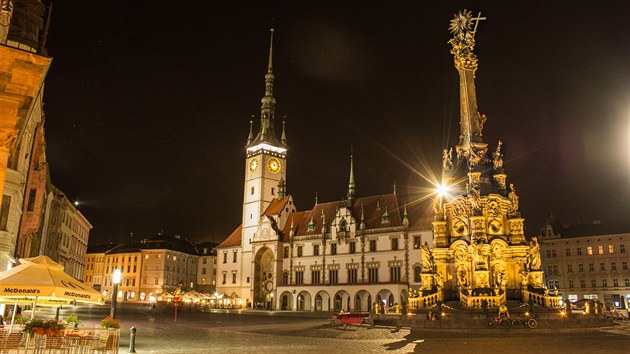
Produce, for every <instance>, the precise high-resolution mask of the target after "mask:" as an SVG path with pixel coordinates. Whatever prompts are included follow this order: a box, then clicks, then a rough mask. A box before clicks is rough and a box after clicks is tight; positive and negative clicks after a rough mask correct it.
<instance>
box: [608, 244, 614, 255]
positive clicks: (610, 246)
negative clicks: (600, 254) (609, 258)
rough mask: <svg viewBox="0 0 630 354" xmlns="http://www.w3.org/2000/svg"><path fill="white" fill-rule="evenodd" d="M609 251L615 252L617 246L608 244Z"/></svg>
mask: <svg viewBox="0 0 630 354" xmlns="http://www.w3.org/2000/svg"><path fill="white" fill-rule="evenodd" d="M608 253H610V254H613V253H615V248H614V247H613V245H608Z"/></svg>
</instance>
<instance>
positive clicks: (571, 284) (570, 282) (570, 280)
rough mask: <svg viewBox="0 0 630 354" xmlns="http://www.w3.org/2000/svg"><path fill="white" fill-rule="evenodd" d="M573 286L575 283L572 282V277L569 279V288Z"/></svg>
mask: <svg viewBox="0 0 630 354" xmlns="http://www.w3.org/2000/svg"><path fill="white" fill-rule="evenodd" d="M574 287H575V284H574V283H573V279H569V288H570V289H573V288H574Z"/></svg>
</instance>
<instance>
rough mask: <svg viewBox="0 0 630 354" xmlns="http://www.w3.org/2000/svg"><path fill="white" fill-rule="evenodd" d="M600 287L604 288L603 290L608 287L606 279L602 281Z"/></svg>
mask: <svg viewBox="0 0 630 354" xmlns="http://www.w3.org/2000/svg"><path fill="white" fill-rule="evenodd" d="M602 287H604V288H607V287H608V279H606V278H604V279H602Z"/></svg>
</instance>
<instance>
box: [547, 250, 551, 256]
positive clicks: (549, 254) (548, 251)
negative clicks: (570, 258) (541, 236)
mask: <svg viewBox="0 0 630 354" xmlns="http://www.w3.org/2000/svg"><path fill="white" fill-rule="evenodd" d="M549 257H551V250H547V258H549Z"/></svg>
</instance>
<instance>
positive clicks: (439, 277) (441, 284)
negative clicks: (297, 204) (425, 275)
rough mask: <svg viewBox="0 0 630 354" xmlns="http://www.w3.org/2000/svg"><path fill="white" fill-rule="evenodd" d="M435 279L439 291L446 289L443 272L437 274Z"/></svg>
mask: <svg viewBox="0 0 630 354" xmlns="http://www.w3.org/2000/svg"><path fill="white" fill-rule="evenodd" d="M434 279H435V286H436V287H437V288H438V289H441V288H443V287H444V280H442V272H437V273H436V274H435V276H434Z"/></svg>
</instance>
